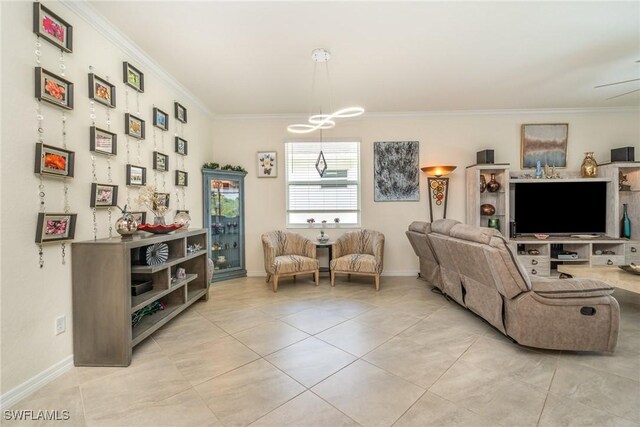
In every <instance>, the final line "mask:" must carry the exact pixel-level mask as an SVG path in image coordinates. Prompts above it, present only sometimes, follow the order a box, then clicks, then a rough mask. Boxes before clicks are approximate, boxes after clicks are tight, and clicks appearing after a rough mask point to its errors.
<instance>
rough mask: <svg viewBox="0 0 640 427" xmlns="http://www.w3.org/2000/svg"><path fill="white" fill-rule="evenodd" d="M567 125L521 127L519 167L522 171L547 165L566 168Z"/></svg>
mask: <svg viewBox="0 0 640 427" xmlns="http://www.w3.org/2000/svg"><path fill="white" fill-rule="evenodd" d="M568 136H569V124H568V123H552V124H525V125H522V140H521V142H520V152H521V158H520V166H521V167H522V169H530V168H535V167H536V165H537V163H538V162H540V165H541V166H544V165H549V166H553V167H556V168H566V167H567V141H568Z"/></svg>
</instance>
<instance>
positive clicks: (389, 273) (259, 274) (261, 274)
mask: <svg viewBox="0 0 640 427" xmlns="http://www.w3.org/2000/svg"><path fill="white" fill-rule="evenodd" d="M265 276H266V273H265V272H264V271H260V270H259V271H247V277H265ZM382 276H383V277H384V276H396V277H410V276H415V277H418V270H391V271H384V272H382Z"/></svg>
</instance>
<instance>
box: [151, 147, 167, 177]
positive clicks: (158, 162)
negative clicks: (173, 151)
mask: <svg viewBox="0 0 640 427" xmlns="http://www.w3.org/2000/svg"><path fill="white" fill-rule="evenodd" d="M153 169H154V170H157V171H159V172H166V171H168V170H169V156H167V155H166V154H162V153H161V152H159V151H154V152H153Z"/></svg>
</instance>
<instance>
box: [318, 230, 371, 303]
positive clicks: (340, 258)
mask: <svg viewBox="0 0 640 427" xmlns="http://www.w3.org/2000/svg"><path fill="white" fill-rule="evenodd" d="M383 258H384V234H382V233H380V232H378V231H373V230H360V231H351V232H349V233H345V234H343V235H342V236H340V237H339V238H338V240H336V241H335V243H334V244H333V260H331V286H335V277H336V273H341V274H348V275H349V278H350V277H351V275H352V274H360V275H363V276H373V277H374V279H375V283H376V291H377V290H379V289H380V273H382V262H383Z"/></svg>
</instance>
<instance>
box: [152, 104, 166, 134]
mask: <svg viewBox="0 0 640 427" xmlns="http://www.w3.org/2000/svg"><path fill="white" fill-rule="evenodd" d="M153 125H154V126H155V127H157V128H158V129H162V130H169V115H168V114H167V113H165V112H164V111H162V110H161V109H159V108H156V107H153Z"/></svg>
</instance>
